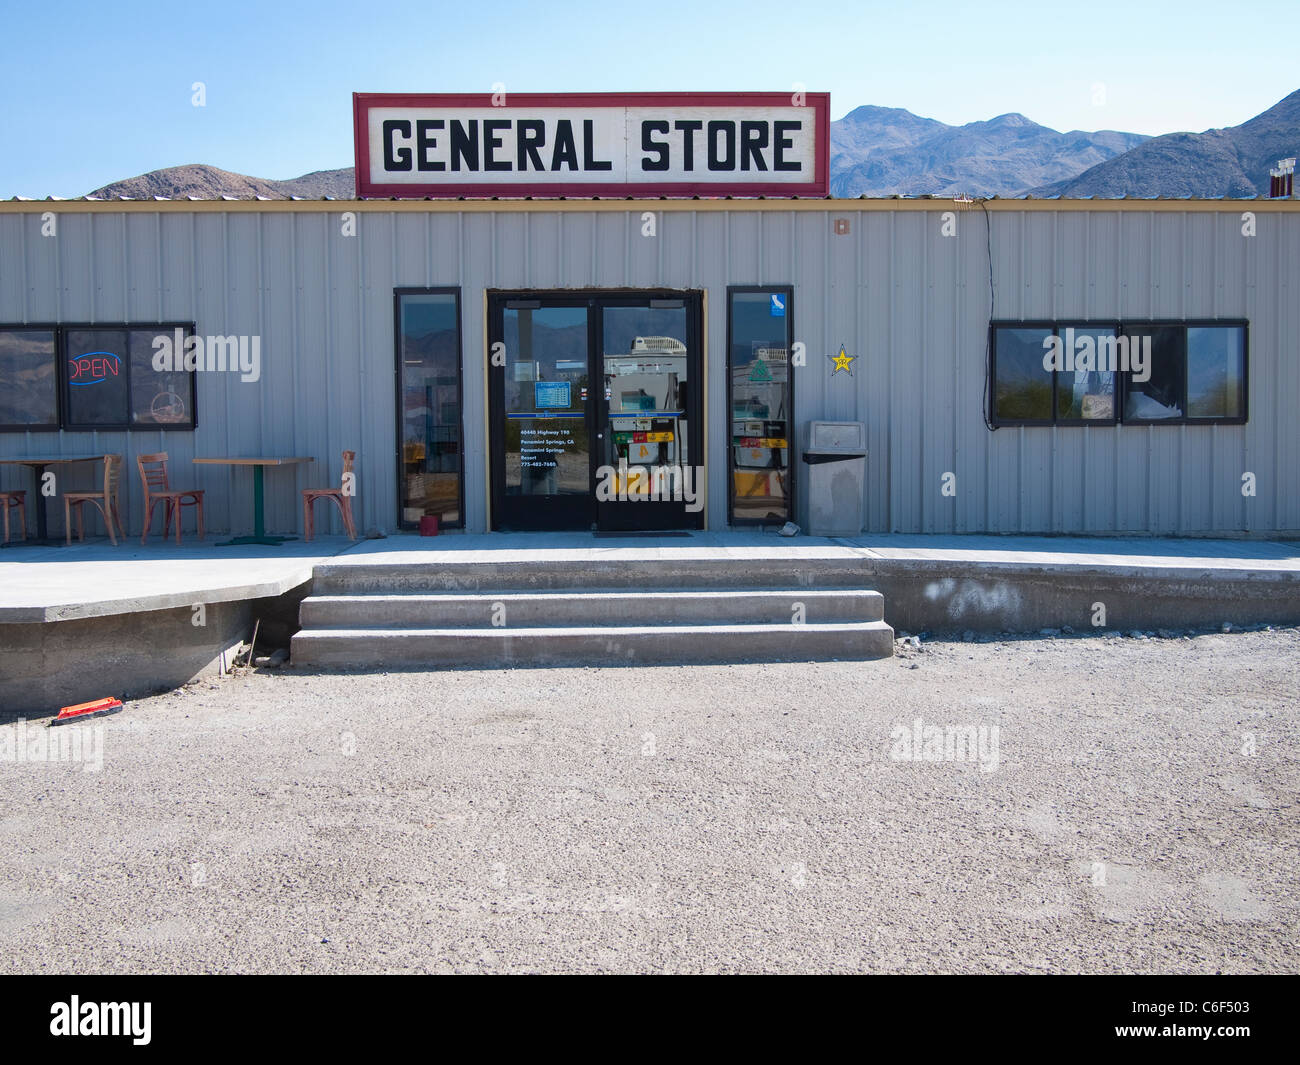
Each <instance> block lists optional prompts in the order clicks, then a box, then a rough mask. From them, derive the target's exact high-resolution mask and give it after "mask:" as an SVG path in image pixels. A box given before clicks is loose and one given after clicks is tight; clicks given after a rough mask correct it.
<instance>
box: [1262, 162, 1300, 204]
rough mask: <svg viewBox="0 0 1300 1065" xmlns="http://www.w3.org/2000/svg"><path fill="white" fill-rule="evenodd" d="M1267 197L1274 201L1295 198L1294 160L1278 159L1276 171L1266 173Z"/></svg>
mask: <svg viewBox="0 0 1300 1065" xmlns="http://www.w3.org/2000/svg"><path fill="white" fill-rule="evenodd" d="M1268 195H1269V198H1270V199H1274V200H1289V199H1294V198H1295V160H1294V159H1279V160H1278V161H1277V169H1275V170H1270V171H1269V172H1268Z"/></svg>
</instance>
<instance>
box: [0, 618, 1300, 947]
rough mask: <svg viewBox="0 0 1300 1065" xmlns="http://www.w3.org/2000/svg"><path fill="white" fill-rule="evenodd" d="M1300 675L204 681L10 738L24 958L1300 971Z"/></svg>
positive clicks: (832, 673) (939, 657)
mask: <svg viewBox="0 0 1300 1065" xmlns="http://www.w3.org/2000/svg"><path fill="white" fill-rule="evenodd" d="M1298 692H1300V632H1298V631H1297V630H1294V629H1287V630H1277V631H1261V632H1251V633H1239V634H1232V635H1220V634H1217V633H1216V634H1212V635H1205V636H1199V637H1196V638H1180V639H1167V640H1160V639H1156V640H1149V641H1148V640H1134V639H1120V638H1114V639H1103V638H1095V637H1073V638H1063V639H1048V638H1043V639H1038V638H1036V639H1031V640H1007V641H1004V642H991V643H978V642H977V643H962V642H956V643H923V644H922V646H921V648H920V649H919V650H917V649H914V648H912V647H910V646H907V645H902V644H900V649H899V657H897V658H895V659H893V660H890V661H883V662H871V663H827V664H817V665H806V664H781V665H775V664H766V665H742V666H709V667H698V666H697V667H662V668H626V669H608V670H596V669H554V670H510V671H501V672H449V673H394V674H384V675H358V676H350V675H341V674H332V675H319V676H312V675H305V674H300V673H297V672H295V671H294V670H292V669H288V670H285V671H283V672H279V673H274V672H262V673H255V674H252V675H249V676H245V677H243V678H238V679H229V680H223V681H222V682H221V683H220V684H215V683H212V684H209V683H207V682H203V683H199V684H196V685H191V686H190V687H188V688H186V689H182V690H181V691H178V692H174V693H171V694H169V695H163V696H158V697H156V698H152V699H145V700H140V701H137V702H134V703H131V704H130V705H128V707H127V709H126V711H125V712H124V713H122V714H119V715H117V716H115V717H110V718H106V719H103V720H102V721H101V722H99V723H98V724H101V725H102V727H103V732H102V738H103V745H104V746H103V763H102V770H100V771H98V772H93V771H86V769H85V767H84V766H82V765H76V764H71V763H58V764H51V763H49V762H44V763H39V762H38V763H33V762H25V763H21V764H19V763H17V762H13V761H5V762H0V783H2V787H0V799H2V800H3V802H4V809H5V816H4V820H3V827H2V829H0V832H2V840H0V842H2V846H0V970H4V971H12V972H51V971H53V972H65V971H66V972H156V971H160V972H176V973H185V972H282V971H283V972H337V971H400V972H405V971H434V972H440V971H458V972H482V971H494V972H495V971H537V970H545V971H550V970H561V971H646V970H649V971H669V972H676V971H874V972H879V971H884V972H988V971H994V972H997V971H1032V972H1044V971H1046V972H1061V971H1067V972H1073V971H1084V972H1160V973H1165V972H1284V971H1291V972H1294V971H1295V970H1296V969H1297V963H1298V962H1300V946H1298V945H1297V944H1298V943H1300V911H1298V905H1297V902H1298V897H1300V883H1298V882H1300V877H1298V876H1297V874H1298V873H1300V854H1298V843H1300V828H1298V824H1297V792H1298V791H1300V770H1298V768H1297V731H1298V730H1297V724H1296V713H1295V711H1296V701H1297V693H1298ZM918 718H919V719H921V721H922V723H923V727H924V726H940V727H943V726H974V727H976V728H979V727H981V726H982V727H984V728H985V729H986V730H987V731H985V732H984V733H983V738H984V741H985V743H984V746H983V748H977V749H976V752H975V753H976V754H978V753H981V752H982V754H983V755H984V760H983V763H982V764H981V762H980V761H979V760H970V759H968V758H961V757H959V758H957V759H956V760H933V759H931V760H926V759H924V758H923V759H921V760H912V761H904V760H900V759H898V758H895V757H893V755H898V754H901V753H903V751H902V739H901V737H902V735H903V733H902V732H899V733H894V734H893V736H891V730H892V729H894V728H895V727H896V726H905V729H906V734H907V735H909V736H910V735H911V734H912V729H913V726H914V722H915V721H916V719H918ZM993 726H996V727H997V733H996V734H994V733H993V732H992V728H993ZM78 727H81V728H91V727H93V725H86V726H78ZM16 729H17V726H16V725H15V726H10V728H9V729H7V730H0V731H13V730H16ZM63 731H67V729H60V730H55V732H51V733H44V732H42V734H44V735H51V736H52V735H54V734H55V733H57V732H63ZM29 735H30V734H29ZM995 735H996V741H997V747H996V755H997V761H996V765H995V764H994V759H993V755H994V753H995V751H994V747H993V740H994V736H995ZM920 736H921V738H922V740H925V739H926V734H925V733H924V732H922V733H920ZM92 738H93V737H92ZM1252 751H1253V753H1252ZM920 753H921V754H922V755H925V754H927V753H928V754H931V755H933V754H936V753H943V752H940V751H937V750H936V748H935V747H934V744H933V743H931V744H930V745H929V746H928V747H926V746H923V747H922V748H921V751H920ZM952 753H953V754H954V755H958V756H960V755H963V754H965V753H966V752H963V751H961V750H954V751H953V752H952Z"/></svg>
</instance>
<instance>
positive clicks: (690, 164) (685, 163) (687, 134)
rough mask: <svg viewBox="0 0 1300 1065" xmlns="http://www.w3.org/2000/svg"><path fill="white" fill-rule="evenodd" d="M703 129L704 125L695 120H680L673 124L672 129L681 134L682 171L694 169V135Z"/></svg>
mask: <svg viewBox="0 0 1300 1065" xmlns="http://www.w3.org/2000/svg"><path fill="white" fill-rule="evenodd" d="M703 128H704V123H703V122H701V121H700V120H699V119H697V118H690V119H682V120H680V121H677V122H674V123H673V129H676V130H680V131H681V134H682V169H683V170H688V171H689V170H694V169H695V134H696V132H697V131H699V130H702V129H703Z"/></svg>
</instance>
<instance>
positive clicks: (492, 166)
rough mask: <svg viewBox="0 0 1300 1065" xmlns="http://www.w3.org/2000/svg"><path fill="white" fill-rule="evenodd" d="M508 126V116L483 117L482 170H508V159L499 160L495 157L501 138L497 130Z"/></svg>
mask: <svg viewBox="0 0 1300 1065" xmlns="http://www.w3.org/2000/svg"><path fill="white" fill-rule="evenodd" d="M509 128H510V119H508V118H485V119H484V120H483V169H484V170H509V169H510V163H509V161H508V160H500V159H497V157H496V150H497V149H498V148H500V147H501V138H500V136H498V131H500V130H503V129H509Z"/></svg>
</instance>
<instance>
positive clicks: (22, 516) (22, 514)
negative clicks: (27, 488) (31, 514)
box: [5, 499, 27, 540]
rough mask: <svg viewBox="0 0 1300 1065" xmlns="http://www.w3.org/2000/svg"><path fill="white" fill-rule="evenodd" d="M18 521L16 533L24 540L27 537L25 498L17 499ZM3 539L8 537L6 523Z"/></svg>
mask: <svg viewBox="0 0 1300 1065" xmlns="http://www.w3.org/2000/svg"><path fill="white" fill-rule="evenodd" d="M18 521H19V525H18V534H19V535H20V536H21V537H22V538H23V539H24V540H26V539H27V500H26V499H20V500H18ZM5 539H6V540H8V539H9V527H8V524H7V523H6V525H5Z"/></svg>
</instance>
